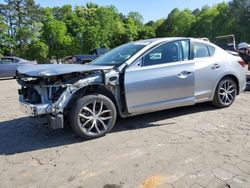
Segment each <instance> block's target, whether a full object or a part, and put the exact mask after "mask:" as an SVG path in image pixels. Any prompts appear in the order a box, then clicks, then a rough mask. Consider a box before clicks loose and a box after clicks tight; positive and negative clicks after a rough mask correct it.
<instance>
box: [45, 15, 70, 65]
mask: <svg viewBox="0 0 250 188" xmlns="http://www.w3.org/2000/svg"><path fill="white" fill-rule="evenodd" d="M42 31H43V33H42V39H43V40H44V41H45V43H46V45H47V46H48V47H49V53H48V57H49V59H51V58H55V59H56V60H57V61H58V60H59V59H61V58H63V57H65V56H67V55H70V54H71V51H70V46H71V42H72V38H71V37H70V36H69V35H68V34H67V27H66V25H65V23H64V22H61V21H58V20H55V19H53V20H50V21H48V22H47V23H45V24H44V26H43V30H42Z"/></svg>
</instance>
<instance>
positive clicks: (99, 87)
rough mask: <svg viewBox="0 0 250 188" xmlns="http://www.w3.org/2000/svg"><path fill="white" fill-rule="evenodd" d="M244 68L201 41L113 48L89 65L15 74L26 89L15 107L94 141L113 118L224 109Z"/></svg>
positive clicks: (26, 69)
mask: <svg viewBox="0 0 250 188" xmlns="http://www.w3.org/2000/svg"><path fill="white" fill-rule="evenodd" d="M244 65H245V62H243V61H242V59H240V58H239V57H235V56H233V55H231V54H229V53H228V52H226V51H224V50H223V49H221V48H219V47H218V46H216V45H214V44H212V43H210V42H206V41H203V40H199V39H193V38H162V39H150V40H143V41H137V42H131V43H128V44H125V45H122V46H120V47H117V48H115V49H113V50H111V51H110V52H108V53H106V54H105V55H103V56H101V57H99V58H98V59H96V60H95V61H93V62H92V63H91V64H89V65H37V66H34V67H29V66H23V67H20V68H19V69H18V75H19V78H18V80H23V81H22V82H19V83H20V84H21V85H22V88H25V89H23V90H20V92H19V93H20V102H21V105H22V106H23V109H25V111H26V112H27V111H28V112H29V114H30V115H33V116H38V115H44V114H47V116H46V117H48V118H49V119H50V120H49V122H50V123H51V124H52V127H54V128H62V127H63V122H64V119H68V122H69V123H70V124H71V126H72V127H73V130H74V131H75V132H76V133H77V134H78V135H79V136H81V137H83V138H87V139H89V138H97V137H100V136H103V135H105V134H106V133H108V132H109V131H110V130H111V129H112V128H113V126H114V124H115V122H116V118H117V115H120V116H121V117H128V116H132V115H137V114H143V113H148V112H154V111H159V110H164V109H169V108H175V107H180V106H187V105H194V104H197V103H201V102H207V101H211V102H212V103H213V104H214V105H215V106H216V107H219V108H225V107H229V106H230V105H232V104H233V102H234V100H235V98H236V96H237V95H238V94H239V93H240V92H242V91H243V90H244V89H245V87H246V70H245V69H244ZM75 73H78V74H75ZM26 77H33V78H35V79H27V78H26ZM29 80H32V81H29ZM44 80H46V81H44ZM44 83H47V85H46V84H45V85H44ZM37 86H39V87H37ZM30 93H32V95H30V96H29V94H30ZM41 94H42V95H41ZM34 109H35V110H34Z"/></svg>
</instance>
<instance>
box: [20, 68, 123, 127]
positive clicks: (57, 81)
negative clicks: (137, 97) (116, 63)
mask: <svg viewBox="0 0 250 188" xmlns="http://www.w3.org/2000/svg"><path fill="white" fill-rule="evenodd" d="M81 66H82V65H81ZM23 72H24V71H22V72H21V71H18V72H17V82H18V83H19V85H20V86H21V89H19V90H18V93H19V101H20V105H21V108H22V109H23V111H25V113H26V114H29V115H31V116H46V117H47V119H48V120H49V122H48V124H49V125H50V127H51V128H53V129H57V128H63V124H64V123H63V121H64V115H65V108H66V107H67V105H68V104H69V103H70V102H71V100H72V99H73V98H74V95H76V93H77V92H79V91H80V93H81V95H84V92H85V90H86V89H88V88H89V87H91V86H102V87H105V88H107V90H109V91H110V92H111V93H112V94H113V95H114V96H115V98H119V97H120V96H117V93H119V92H117V90H118V87H119V79H118V77H119V74H118V73H117V72H116V71H114V70H113V71H111V70H91V71H86V72H85V71H79V72H77V71H74V72H72V73H65V74H59V73H58V74H56V75H55V74H53V75H46V76H45V75H42V76H40V75H39V76H35V75H32V76H30V75H27V74H25V73H23ZM110 78H116V79H113V80H112V79H110ZM87 86H88V87H87Z"/></svg>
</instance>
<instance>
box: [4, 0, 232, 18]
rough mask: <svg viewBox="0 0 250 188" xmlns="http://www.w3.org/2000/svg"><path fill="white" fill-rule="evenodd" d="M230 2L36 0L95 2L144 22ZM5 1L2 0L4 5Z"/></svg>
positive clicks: (44, 2) (44, 1)
mask: <svg viewBox="0 0 250 188" xmlns="http://www.w3.org/2000/svg"><path fill="white" fill-rule="evenodd" d="M223 1H226V2H228V0H35V2H36V3H38V4H40V5H41V6H42V7H47V6H48V7H54V6H62V5H65V4H71V5H72V6H73V7H74V6H75V5H85V4H86V3H87V2H93V3H96V4H98V5H114V6H115V7H116V8H117V9H118V10H119V12H121V13H123V14H128V13H129V12H131V11H136V12H139V13H140V14H141V15H142V16H143V18H144V22H148V21H150V20H157V19H160V18H166V17H167V16H168V14H169V13H170V12H171V10H172V9H174V8H179V9H185V8H189V9H192V10H194V9H196V8H202V7H203V6H205V5H209V6H212V5H215V4H217V3H220V2H223ZM3 2H4V0H0V3H3Z"/></svg>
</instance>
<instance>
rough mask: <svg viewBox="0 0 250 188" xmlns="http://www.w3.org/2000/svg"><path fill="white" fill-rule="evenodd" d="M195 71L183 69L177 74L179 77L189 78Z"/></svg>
mask: <svg viewBox="0 0 250 188" xmlns="http://www.w3.org/2000/svg"><path fill="white" fill-rule="evenodd" d="M192 73H193V72H190V71H182V72H181V73H179V74H178V75H177V76H178V77H179V78H187V77H189V76H191V75H192Z"/></svg>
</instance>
